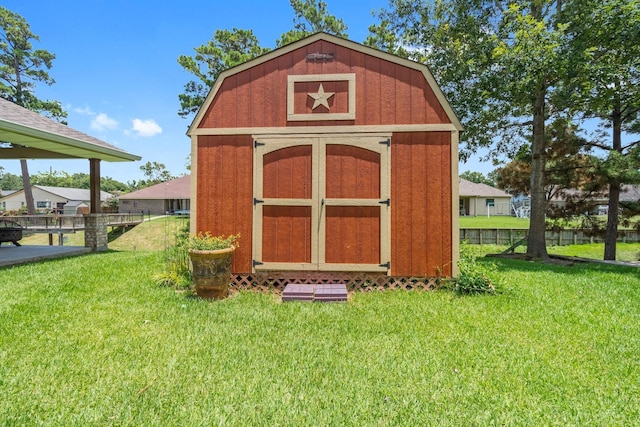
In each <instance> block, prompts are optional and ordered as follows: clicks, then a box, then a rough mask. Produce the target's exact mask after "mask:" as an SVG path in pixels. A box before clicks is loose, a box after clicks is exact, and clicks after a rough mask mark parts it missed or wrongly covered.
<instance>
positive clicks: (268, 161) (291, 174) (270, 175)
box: [262, 145, 311, 199]
mask: <svg viewBox="0 0 640 427" xmlns="http://www.w3.org/2000/svg"><path fill="white" fill-rule="evenodd" d="M262 188H263V190H262V191H263V193H262V196H263V197H267V198H280V199H283V198H286V199H310V198H311V145H300V146H297V147H290V148H283V149H281V150H277V151H273V152H271V153H268V154H266V155H265V156H264V170H263V177H262Z"/></svg>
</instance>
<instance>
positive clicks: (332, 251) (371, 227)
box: [325, 206, 382, 265]
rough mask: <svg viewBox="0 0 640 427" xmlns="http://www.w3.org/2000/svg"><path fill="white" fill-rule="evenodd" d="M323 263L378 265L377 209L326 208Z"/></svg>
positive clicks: (379, 261) (378, 208)
mask: <svg viewBox="0 0 640 427" xmlns="http://www.w3.org/2000/svg"><path fill="white" fill-rule="evenodd" d="M325 262H327V263H336V264H372V265H373V264H380V263H381V262H382V261H381V259H380V207H378V206H362V207H357V206H327V209H326V239H325Z"/></svg>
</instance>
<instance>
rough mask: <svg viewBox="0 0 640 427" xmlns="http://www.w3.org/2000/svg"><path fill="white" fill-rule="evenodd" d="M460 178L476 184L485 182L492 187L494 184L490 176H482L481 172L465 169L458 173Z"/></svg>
mask: <svg viewBox="0 0 640 427" xmlns="http://www.w3.org/2000/svg"><path fill="white" fill-rule="evenodd" d="M460 178H462V179H466V180H467V181H471V182H475V183H476V184H487V185H490V186H492V187H495V186H496V183H495V182H494V181H493V180H492V179H491V178H490V177H486V176H484V174H483V173H482V172H472V171H465V172H462V173H461V174H460Z"/></svg>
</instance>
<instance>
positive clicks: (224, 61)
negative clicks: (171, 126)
mask: <svg viewBox="0 0 640 427" xmlns="http://www.w3.org/2000/svg"><path fill="white" fill-rule="evenodd" d="M194 51H195V55H194V56H188V55H180V56H179V57H178V64H180V66H182V68H183V69H184V70H185V71H187V72H189V73H190V74H192V75H193V76H195V77H196V78H197V80H195V81H194V80H191V81H189V82H187V83H186V84H185V86H184V93H182V94H180V95H178V98H179V99H180V110H179V111H178V115H180V117H189V116H190V115H192V114H194V113H195V112H196V111H198V108H200V106H201V105H202V103H203V102H204V99H205V98H206V96H207V93H209V89H210V88H211V86H212V85H213V82H214V81H215V79H216V78H217V77H218V75H220V73H221V72H223V71H224V70H226V69H228V68H231V67H234V66H236V65H239V64H242V63H244V62H246V61H248V60H250V59H253V58H255V57H257V56H260V55H262V54H264V53H267V52H268V51H269V49H267V48H263V47H260V45H259V42H258V38H257V37H256V36H255V35H254V34H253V31H251V30H242V29H238V28H234V29H232V30H216V31H215V33H214V34H213V38H212V39H211V40H210V41H208V42H207V43H206V44H203V45H201V46H199V47H196V48H195V49H194Z"/></svg>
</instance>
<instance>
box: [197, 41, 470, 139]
mask: <svg viewBox="0 0 640 427" xmlns="http://www.w3.org/2000/svg"><path fill="white" fill-rule="evenodd" d="M319 41H325V42H328V43H331V44H334V45H337V46H340V47H342V48H345V49H349V50H352V51H356V52H360V53H362V54H364V55H368V56H371V57H374V58H377V59H381V60H383V61H386V62H387V63H390V64H396V65H399V66H402V67H406V68H409V69H412V70H416V71H418V72H420V73H421V74H422V76H423V77H424V79H425V80H426V82H427V85H428V87H429V88H430V89H431V91H432V92H433V94H434V95H435V98H436V99H437V102H438V103H439V104H440V106H441V108H442V109H443V110H444V112H445V114H446V118H447V119H448V122H449V123H450V124H449V125H448V127H451V129H455V130H458V131H461V130H462V125H461V124H460V121H459V120H458V118H457V117H456V115H455V113H454V111H453V109H452V107H451V105H450V104H449V102H448V101H447V99H446V98H445V96H444V94H443V92H442V90H441V89H440V87H439V86H438V84H437V83H436V81H435V78H434V77H433V74H432V73H431V71H430V70H429V68H428V67H427V66H426V65H424V64H420V63H417V62H414V61H410V60H408V59H404V58H400V57H398V56H395V55H392V54H389V53H386V52H382V51H379V50H377V49H374V48H371V47H368V46H364V45H362V44H359V43H355V42H352V41H349V40H345V39H342V38H339V37H336V36H333V35H330V34H327V33H316V34H314V35H311V36H309V37H306V38H304V39H301V40H298V41H296V42H293V43H291V44H288V45H286V46H283V47H281V48H278V49H275V50H273V51H271V52H269V53H267V54H264V55H262V56H259V57H257V58H255V59H253V60H250V61H248V62H245V63H243V64H241V65H238V66H236V67H233V68H230V69H228V70H226V71H224V72H222V73H221V74H220V75H219V76H218V78H217V79H216V81H215V82H214V83H213V86H212V88H211V90H210V92H209V94H208V95H207V97H206V99H205V101H204V102H203V104H202V106H201V107H200V109H199V110H198V113H197V114H196V116H195V118H194V120H193V122H192V124H191V126H190V127H189V130H188V131H187V135H195V134H197V133H198V132H197V129H198V128H201V127H203V125H202V123H203V119H204V118H205V116H206V115H207V114H208V111H209V108H210V107H211V104H212V102H213V101H214V98H215V97H216V95H217V94H218V92H219V91H220V89H221V87H222V85H223V83H224V82H225V80H227V79H230V78H232V77H235V76H236V75H239V74H241V73H243V72H244V71H247V70H250V69H252V68H254V67H257V66H259V65H262V64H265V63H267V62H269V61H273V60H276V59H278V58H280V57H283V56H285V55H287V54H289V53H291V52H294V51H296V50H298V49H301V48H304V47H306V46H307V45H311V44H313V43H316V42H319ZM312 55H313V54H312ZM318 55H320V54H318ZM253 95H254V96H264V95H263V94H258V93H256V94H253ZM328 120H331V119H330V118H329V119H328ZM204 127H206V126H204ZM447 130H448V129H447Z"/></svg>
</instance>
